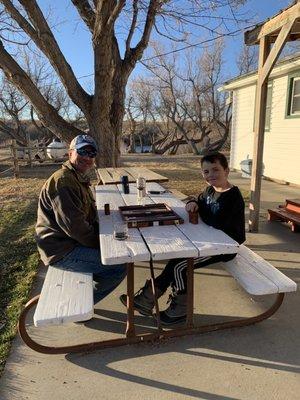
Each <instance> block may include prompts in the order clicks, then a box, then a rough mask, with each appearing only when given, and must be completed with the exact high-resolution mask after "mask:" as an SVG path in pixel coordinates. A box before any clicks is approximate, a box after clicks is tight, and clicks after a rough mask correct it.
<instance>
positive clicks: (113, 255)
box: [95, 185, 150, 265]
mask: <svg viewBox="0 0 300 400" xmlns="http://www.w3.org/2000/svg"><path fill="white" fill-rule="evenodd" d="M120 186H121V185H120ZM95 190H96V204H97V210H98V216H99V221H100V222H99V238H100V247H101V261H102V263H103V264H104V265H113V264H119V263H131V262H134V261H147V260H149V259H150V253H149V250H148V249H147V247H146V245H145V243H144V241H143V238H142V236H141V234H140V232H139V230H138V229H136V228H130V229H129V230H128V233H129V237H128V239H126V240H124V241H123V240H122V241H120V240H116V239H114V237H113V224H114V223H117V222H121V221H122V217H121V215H120V213H119V206H122V205H125V204H126V203H125V202H124V199H123V197H122V195H121V193H120V192H119V190H118V188H117V186H116V185H105V186H103V185H101V186H96V187H95ZM126 196H129V195H126ZM135 198H136V195H135ZM106 203H108V204H109V207H110V215H105V214H104V204H106Z"/></svg>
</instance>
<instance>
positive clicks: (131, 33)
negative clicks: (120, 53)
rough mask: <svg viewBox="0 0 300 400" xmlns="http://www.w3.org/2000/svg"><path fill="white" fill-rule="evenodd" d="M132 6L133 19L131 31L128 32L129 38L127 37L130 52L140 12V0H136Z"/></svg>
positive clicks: (127, 47)
mask: <svg viewBox="0 0 300 400" xmlns="http://www.w3.org/2000/svg"><path fill="white" fill-rule="evenodd" d="M132 8H133V15H132V21H131V25H130V29H129V33H128V36H127V39H126V52H128V53H129V51H130V43H131V39H132V36H133V34H134V30H135V27H136V22H137V17H138V13H139V9H138V0H134V1H133V4H132Z"/></svg>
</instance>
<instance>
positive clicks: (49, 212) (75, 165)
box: [36, 135, 126, 303]
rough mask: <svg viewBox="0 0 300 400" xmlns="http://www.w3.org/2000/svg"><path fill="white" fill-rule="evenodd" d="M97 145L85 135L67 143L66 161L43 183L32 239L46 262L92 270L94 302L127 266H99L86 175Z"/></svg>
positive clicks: (93, 211) (120, 277) (121, 276)
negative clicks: (34, 237) (34, 238)
mask: <svg viewBox="0 0 300 400" xmlns="http://www.w3.org/2000/svg"><path fill="white" fill-rule="evenodd" d="M96 155H97V144H96V142H95V141H94V139H93V138H92V137H90V136H88V135H79V136H76V137H75V138H74V139H73V140H72V142H71V143H70V149H69V160H68V161H66V162H65V163H64V164H63V165H62V168H61V169H60V170H58V171H56V172H55V173H54V174H53V175H52V176H50V178H49V179H48V180H47V181H46V183H45V184H44V186H43V188H42V191H41V194H40V197H39V203H38V215H37V224H36V240H37V245H38V250H39V253H40V256H41V259H42V261H43V262H44V264H45V265H56V266H59V267H62V268H67V269H70V270H73V271H81V272H90V273H93V277H94V282H95V285H94V286H95V290H94V303H97V302H98V301H100V300H102V299H103V298H104V297H105V296H107V295H108V294H109V293H110V292H112V291H113V290H114V289H115V288H116V287H117V286H118V285H119V283H120V282H121V281H122V280H123V279H124V277H125V275H126V267H125V265H109V266H105V265H102V264H101V255H100V249H99V236H98V235H99V225H98V220H97V211H96V207H95V200H94V197H93V194H92V192H91V190H90V187H89V186H90V182H89V180H88V178H87V177H86V175H85V174H86V173H87V171H88V170H89V169H91V168H92V167H93V166H94V159H95V157H96Z"/></svg>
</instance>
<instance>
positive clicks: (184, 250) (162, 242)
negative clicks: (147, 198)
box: [140, 225, 199, 260]
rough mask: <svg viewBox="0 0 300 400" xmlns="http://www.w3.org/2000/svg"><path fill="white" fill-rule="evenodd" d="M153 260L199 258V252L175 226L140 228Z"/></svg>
mask: <svg viewBox="0 0 300 400" xmlns="http://www.w3.org/2000/svg"><path fill="white" fill-rule="evenodd" d="M140 231H141V234H142V235H143V237H144V239H145V240H146V242H147V246H148V247H149V249H150V251H151V254H152V257H153V260H166V259H169V258H181V257H182V258H188V257H198V254H199V253H198V250H197V249H196V247H195V246H194V245H193V244H192V243H191V242H190V240H188V239H187V238H186V237H185V236H184V235H183V234H182V233H181V231H180V230H179V229H177V228H176V226H174V225H167V226H150V227H147V228H140Z"/></svg>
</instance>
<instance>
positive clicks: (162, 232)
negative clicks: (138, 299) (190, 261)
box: [96, 182, 239, 265]
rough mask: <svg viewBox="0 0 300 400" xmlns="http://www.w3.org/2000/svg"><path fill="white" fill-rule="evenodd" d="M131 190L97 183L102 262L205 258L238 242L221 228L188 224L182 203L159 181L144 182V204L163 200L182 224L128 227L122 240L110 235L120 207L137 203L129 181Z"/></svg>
mask: <svg viewBox="0 0 300 400" xmlns="http://www.w3.org/2000/svg"><path fill="white" fill-rule="evenodd" d="M129 186H130V193H129V194H124V193H123V188H122V185H121V184H118V185H108V186H107V185H101V186H96V202H97V209H98V214H99V221H100V224H99V225H100V232H99V235H100V247H101V260H102V263H103V264H106V265H111V264H118V263H133V262H135V261H148V260H150V257H152V259H153V260H166V259H171V258H189V257H193V258H195V257H202V256H203V257H204V256H211V255H216V254H231V253H236V252H237V249H238V247H239V245H238V243H237V242H235V241H234V240H233V239H231V238H230V237H229V236H228V235H226V234H225V233H224V232H222V231H221V230H217V229H215V228H213V227H211V226H208V225H206V224H204V223H203V222H202V221H201V222H199V224H198V225H194V224H191V223H189V220H188V214H187V212H186V211H185V203H184V202H182V201H180V200H179V199H178V198H176V197H175V196H174V195H173V194H172V193H170V192H167V191H166V190H165V189H164V188H162V186H160V185H159V184H158V183H151V182H150V183H147V191H149V190H151V191H160V192H161V193H160V194H148V195H147V197H146V199H145V204H153V203H165V204H167V205H169V206H170V207H171V208H172V209H173V210H174V211H175V212H176V213H177V214H178V215H180V217H182V218H183V219H184V223H183V224H179V225H161V226H150V227H143V228H129V237H128V239H126V240H124V241H119V240H115V239H114V238H113V224H114V223H115V222H118V221H119V222H121V221H122V217H121V213H120V211H119V206H124V205H136V204H137V189H136V185H135V184H130V185H129ZM106 203H109V205H110V215H105V213H104V204H106Z"/></svg>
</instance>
